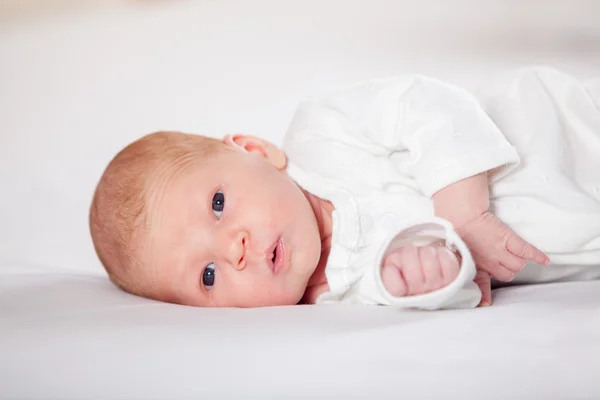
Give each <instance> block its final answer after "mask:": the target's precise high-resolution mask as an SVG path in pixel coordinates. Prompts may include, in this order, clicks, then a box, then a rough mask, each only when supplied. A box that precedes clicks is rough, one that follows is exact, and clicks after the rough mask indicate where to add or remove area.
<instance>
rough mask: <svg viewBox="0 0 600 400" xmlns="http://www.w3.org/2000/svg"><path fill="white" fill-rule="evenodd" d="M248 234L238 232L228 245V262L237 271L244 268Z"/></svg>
mask: <svg viewBox="0 0 600 400" xmlns="http://www.w3.org/2000/svg"><path fill="white" fill-rule="evenodd" d="M248 236H249V235H248V232H246V231H239V232H237V233H236V234H235V236H234V238H233V240H232V241H231V242H230V244H229V249H228V251H227V258H228V261H229V262H230V263H231V265H233V267H234V268H235V269H237V270H238V271H241V270H243V269H244V268H246V251H247V246H248Z"/></svg>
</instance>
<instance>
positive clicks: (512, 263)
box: [500, 251, 527, 272]
mask: <svg viewBox="0 0 600 400" xmlns="http://www.w3.org/2000/svg"><path fill="white" fill-rule="evenodd" d="M500 262H501V263H502V265H504V266H505V267H506V268H507V269H509V270H511V271H512V272H520V271H521V270H522V269H523V268H525V264H526V263H527V261H526V260H525V259H524V258H521V257H517V256H515V255H514V254H512V253H511V252H508V251H507V252H505V253H504V254H503V255H502V259H501V260H500Z"/></svg>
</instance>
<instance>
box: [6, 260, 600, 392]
mask: <svg viewBox="0 0 600 400" xmlns="http://www.w3.org/2000/svg"><path fill="white" fill-rule="evenodd" d="M0 323H1V325H0V355H2V358H1V362H0V398H2V399H5V398H6V399H8V398H10V399H13V398H26V399H59V398H60V399H70V398H97V399H123V398H127V399H166V398H196V399H197V398H210V399H213V398H229V399H231V398H263V399H266V398H272V399H282V398H288V397H294V398H308V396H310V395H317V396H318V397H319V398H355V397H361V398H369V399H382V398H405V399H414V398H461V399H471V398H473V399H481V398H485V399H509V398H510V399H517V398H521V399H534V398H535V399H567V398H569V399H573V398H590V399H593V398H600V380H599V379H598V371H600V281H594V282H576V283H557V284H548V285H538V286H528V287H520V288H505V289H501V290H498V291H497V292H496V298H495V304H494V306H493V307H489V308H484V309H476V310H453V311H434V312H423V311H421V312H411V311H399V310H397V309H395V308H393V307H379V306H356V305H354V306H342V305H332V306H297V307H276V308H263V309H249V310H244V309H203V308H193V307H184V306H177V305H171V304H164V303H158V302H154V301H151V300H146V299H141V298H136V297H133V296H130V295H127V294H125V293H122V292H120V291H118V290H117V289H115V288H114V287H113V286H112V285H111V284H110V283H109V282H108V280H107V279H106V278H100V277H91V276H87V275H77V274H73V273H66V272H59V271H54V273H48V272H44V270H42V271H39V270H36V269H31V268H25V267H18V268H8V267H3V268H0Z"/></svg>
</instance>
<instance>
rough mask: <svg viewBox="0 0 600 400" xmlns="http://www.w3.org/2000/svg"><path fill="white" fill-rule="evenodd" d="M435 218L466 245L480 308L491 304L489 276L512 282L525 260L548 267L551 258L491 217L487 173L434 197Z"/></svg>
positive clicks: (449, 188) (459, 183)
mask: <svg viewBox="0 0 600 400" xmlns="http://www.w3.org/2000/svg"><path fill="white" fill-rule="evenodd" d="M433 205H434V212H435V215H436V216H438V217H441V218H444V219H446V220H448V221H450V222H451V223H452V225H453V226H454V228H455V230H456V232H457V233H458V234H459V235H460V237H461V238H462V239H463V240H464V241H465V243H466V244H467V246H468V247H469V250H470V251H471V255H472V256H473V260H474V261H475V265H476V267H477V269H478V274H477V277H476V278H475V282H476V283H477V284H478V286H479V288H480V289H481V293H482V299H481V304H482V305H483V304H486V305H489V304H491V300H492V299H491V288H490V280H489V275H488V274H491V275H492V276H493V277H494V278H496V279H498V280H501V281H511V280H512V279H513V278H514V276H515V273H516V272H519V271H521V270H522V269H523V267H524V266H525V262H526V260H531V261H534V262H536V263H538V264H543V265H547V264H548V263H549V259H548V257H547V256H546V255H545V254H544V253H542V252H541V251H539V250H538V249H537V248H535V247H534V246H533V245H531V244H530V243H527V242H526V241H524V240H523V239H522V238H521V237H519V236H518V235H517V234H516V233H515V232H514V231H513V230H511V229H510V228H509V227H507V226H506V225H504V224H503V223H502V221H500V220H499V219H498V218H496V217H495V216H494V215H493V214H491V213H490V212H489V211H488V209H489V206H490V200H489V186H488V178H487V173H486V172H483V173H480V174H478V175H475V176H472V177H470V178H466V179H463V180H461V181H458V182H456V183H453V184H451V185H449V186H446V187H445V188H443V189H441V190H439V191H438V192H436V193H435V194H434V195H433Z"/></svg>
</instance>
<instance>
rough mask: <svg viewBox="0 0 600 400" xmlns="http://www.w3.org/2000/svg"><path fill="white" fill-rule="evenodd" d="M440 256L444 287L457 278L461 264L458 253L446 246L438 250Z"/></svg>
mask: <svg viewBox="0 0 600 400" xmlns="http://www.w3.org/2000/svg"><path fill="white" fill-rule="evenodd" d="M438 257H439V260H440V264H441V267H442V268H441V269H442V287H445V286H448V285H449V284H450V283H452V282H453V281H454V280H455V279H456V277H457V276H458V272H459V270H460V265H459V263H458V259H457V257H456V255H454V253H453V252H451V251H450V250H449V249H447V248H445V247H443V248H441V249H440V250H439V251H438Z"/></svg>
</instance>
